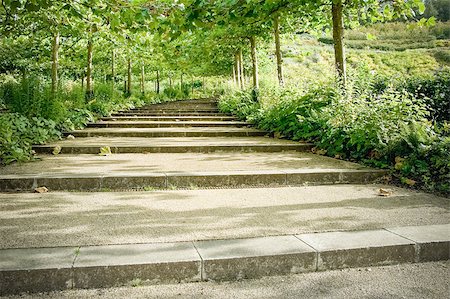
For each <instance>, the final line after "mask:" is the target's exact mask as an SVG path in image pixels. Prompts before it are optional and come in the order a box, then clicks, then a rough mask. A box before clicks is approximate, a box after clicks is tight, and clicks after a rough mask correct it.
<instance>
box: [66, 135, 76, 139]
mask: <svg viewBox="0 0 450 299" xmlns="http://www.w3.org/2000/svg"><path fill="white" fill-rule="evenodd" d="M67 139H75V136H73V135H69V136H67Z"/></svg>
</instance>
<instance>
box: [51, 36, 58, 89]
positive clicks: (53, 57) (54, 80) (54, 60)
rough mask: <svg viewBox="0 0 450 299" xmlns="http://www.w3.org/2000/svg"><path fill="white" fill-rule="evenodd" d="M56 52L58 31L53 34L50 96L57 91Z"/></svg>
mask: <svg viewBox="0 0 450 299" xmlns="http://www.w3.org/2000/svg"><path fill="white" fill-rule="evenodd" d="M58 52H59V32H56V33H55V34H54V35H53V43H52V97H55V96H56V93H57V91H58V58H59V57H58Z"/></svg>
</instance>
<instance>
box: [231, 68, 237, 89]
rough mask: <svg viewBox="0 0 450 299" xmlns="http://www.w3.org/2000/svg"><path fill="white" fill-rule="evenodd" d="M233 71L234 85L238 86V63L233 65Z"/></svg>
mask: <svg viewBox="0 0 450 299" xmlns="http://www.w3.org/2000/svg"><path fill="white" fill-rule="evenodd" d="M231 71H232V72H233V83H234V85H237V81H236V63H233V66H232V69H231Z"/></svg>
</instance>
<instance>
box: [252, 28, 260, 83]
mask: <svg viewBox="0 0 450 299" xmlns="http://www.w3.org/2000/svg"><path fill="white" fill-rule="evenodd" d="M250 45H251V50H252V51H251V52H252V65H253V68H252V77H253V88H254V89H259V78H258V57H257V56H256V38H255V37H254V36H252V37H250Z"/></svg>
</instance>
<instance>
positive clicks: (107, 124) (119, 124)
mask: <svg viewBox="0 0 450 299" xmlns="http://www.w3.org/2000/svg"><path fill="white" fill-rule="evenodd" d="M246 126H250V123H247V122H243V121H101V122H97V123H90V124H88V125H87V127H88V128H173V127H246Z"/></svg>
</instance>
